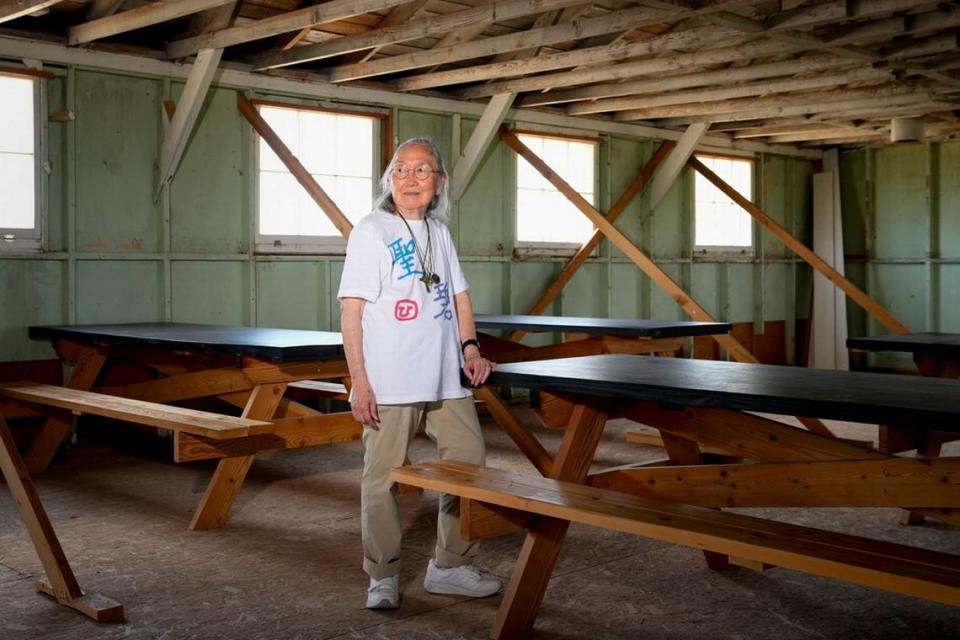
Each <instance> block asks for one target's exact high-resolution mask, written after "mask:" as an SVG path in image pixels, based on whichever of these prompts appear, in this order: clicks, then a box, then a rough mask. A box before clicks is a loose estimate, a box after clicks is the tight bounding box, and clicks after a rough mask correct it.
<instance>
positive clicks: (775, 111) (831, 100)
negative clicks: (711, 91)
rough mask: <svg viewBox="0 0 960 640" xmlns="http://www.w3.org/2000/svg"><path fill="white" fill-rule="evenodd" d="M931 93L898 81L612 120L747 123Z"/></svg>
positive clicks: (645, 111) (639, 112) (678, 107)
mask: <svg viewBox="0 0 960 640" xmlns="http://www.w3.org/2000/svg"><path fill="white" fill-rule="evenodd" d="M933 97H934V94H933V93H932V91H931V87H930V85H929V84H927V83H914V82H909V81H900V82H899V83H896V84H885V85H881V86H877V87H869V88H865V89H842V90H840V89H833V90H831V91H820V92H816V93H808V94H797V95H778V96H769V97H761V98H739V99H734V100H716V101H712V102H704V103H700V104H697V103H688V104H673V105H666V106H659V107H650V108H642V109H631V110H629V111H620V112H619V113H617V114H616V116H615V117H614V119H615V120H617V121H619V122H624V121H629V120H655V119H660V118H681V117H687V118H690V117H707V116H709V117H710V118H712V119H713V120H734V119H739V120H747V119H752V118H767V117H783V116H800V115H806V114H810V113H816V112H825V111H826V112H830V111H834V110H838V109H842V108H848V107H856V106H859V105H863V106H870V105H871V104H873V105H876V106H881V105H893V104H897V103H900V104H902V103H903V102H901V100H902V101H906V102H920V101H923V100H931V99H932V98H933Z"/></svg>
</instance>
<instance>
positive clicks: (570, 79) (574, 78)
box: [398, 41, 806, 100]
mask: <svg viewBox="0 0 960 640" xmlns="http://www.w3.org/2000/svg"><path fill="white" fill-rule="evenodd" d="M804 50H806V47H804V46H802V45H796V46H792V47H791V46H790V45H785V44H783V43H781V42H770V41H759V42H750V43H747V44H743V45H738V46H723V47H717V48H707V49H704V50H702V51H697V52H695V53H677V54H674V55H670V56H663V57H651V58H646V59H643V60H637V61H634V62H623V63H620V64H604V66H598V67H594V68H590V69H581V70H578V71H564V72H560V73H545V74H541V75H538V76H533V77H530V78H520V79H516V80H503V79H502V78H504V77H505V76H507V75H520V74H513V73H512V72H511V71H510V70H509V69H508V68H506V67H504V66H502V65H500V66H491V65H476V66H473V67H470V68H468V69H455V70H452V71H444V72H440V73H433V74H430V75H429V76H411V77H409V78H404V79H403V82H402V83H399V82H398V88H399V89H401V90H411V91H412V90H415V89H429V88H432V87H439V86H444V85H451V84H464V83H467V82H479V81H481V80H497V81H496V82H492V83H490V84H487V85H481V86H478V87H470V88H468V89H464V90H462V91H460V92H458V93H457V95H458V96H459V97H461V98H463V99H464V100H472V99H474V98H484V97H487V96H491V95H493V94H496V93H503V92H504V91H514V92H517V93H520V92H523V91H541V90H543V89H552V88H556V87H567V86H571V85H579V84H590V83H596V82H612V81H616V80H628V81H629V80H636V78H637V76H644V75H656V74H661V73H665V72H676V71H683V70H689V71H690V72H691V73H692V72H699V71H700V69H699V68H700V67H706V66H710V65H717V64H725V63H729V62H735V61H738V60H749V59H752V58H762V57H766V56H772V55H778V54H782V55H786V54H790V53H796V52H799V51H804ZM621 59H622V57H621V56H620V54H612V55H611V56H610V57H609V58H608V59H606V60H603V61H601V62H602V63H611V62H615V61H617V60H621Z"/></svg>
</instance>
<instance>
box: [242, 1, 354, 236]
mask: <svg viewBox="0 0 960 640" xmlns="http://www.w3.org/2000/svg"><path fill="white" fill-rule="evenodd" d="M335 1H336V0H335ZM237 108H238V109H240V113H241V114H243V117H245V118H246V119H247V122H249V123H250V124H251V126H253V128H254V129H255V130H256V132H257V133H258V134H260V137H262V138H263V139H264V140H265V141H266V142H267V144H269V145H270V148H271V149H273V152H274V153H275V154H277V157H278V158H280V160H281V162H283V164H284V166H286V167H287V169H289V170H290V173H292V174H293V177H294V178H296V179H297V182H299V183H300V185H301V186H302V187H303V188H304V189H306V190H307V193H308V194H310V197H311V198H313V201H314V202H316V203H317V206H318V207H320V209H321V210H322V211H323V212H324V213H325V214H327V217H328V218H330V221H331V222H332V223H333V225H334V226H335V227H336V228H337V230H338V231H340V233H341V234H342V235H343V237H344V238H348V237H349V236H350V232H351V231H352V230H353V224H352V223H351V222H350V221H349V220H348V219H347V217H346V216H345V215H343V212H342V211H340V207H338V206H337V204H336V203H335V202H334V201H333V200H332V199H330V196H328V195H327V192H326V191H324V190H323V187H321V186H320V185H319V184H318V183H317V181H316V180H314V178H313V176H312V175H310V172H309V171H307V169H306V167H304V166H303V164H301V163H300V161H299V160H297V158H296V156H294V155H293V153H291V152H290V149H289V147H287V145H285V144H284V143H283V141H282V140H281V139H280V136H278V135H277V134H276V132H275V131H274V130H273V129H272V128H271V127H270V125H269V124H267V121H266V120H264V119H263V117H262V116H261V115H260V112H259V111H257V108H256V107H255V106H253V103H252V102H250V101H249V100H247V98H246V96H244V95H243V93H241V92H240V91H238V92H237Z"/></svg>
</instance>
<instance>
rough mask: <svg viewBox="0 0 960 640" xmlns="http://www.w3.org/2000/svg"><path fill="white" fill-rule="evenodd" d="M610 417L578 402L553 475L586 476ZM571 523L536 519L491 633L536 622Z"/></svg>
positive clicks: (507, 634) (518, 631) (512, 631)
mask: <svg viewBox="0 0 960 640" xmlns="http://www.w3.org/2000/svg"><path fill="white" fill-rule="evenodd" d="M606 422H607V415H606V413H603V412H601V411H596V410H595V409H592V408H590V407H587V406H584V405H577V406H576V408H575V409H574V412H573V415H572V416H571V419H570V424H569V425H568V427H567V431H566V433H565V434H564V436H563V442H562V443H561V444H560V450H559V451H558V452H557V456H556V458H555V459H554V464H553V467H552V469H551V473H550V477H551V478H554V479H556V480H566V481H569V482H583V481H584V480H585V479H586V477H587V472H588V471H589V470H590V463H591V462H592V461H593V456H594V453H595V452H596V450H597V444H598V443H599V442H600V436H601V434H602V433H603V427H604V425H605V424H606ZM569 525H570V523H569V522H567V521H564V520H557V519H555V518H544V517H538V518H534V519H533V520H532V521H531V525H530V530H529V532H528V533H527V537H526V539H525V540H524V542H523V549H522V550H521V552H520V557H519V558H517V565H516V567H515V568H514V570H513V576H512V577H511V578H510V584H509V585H507V589H506V592H505V593H504V596H503V601H502V602H501V604H500V610H499V611H498V612H497V619H496V622H495V623H494V627H493V631H492V632H491V634H490V635H491V638H495V639H497V640H500V639H506V638H515V637H517V636H520V635H522V634H524V633H526V632H527V631H529V630H530V629H531V628H532V627H533V622H534V620H535V619H536V617H537V611H538V610H539V608H540V603H541V602H542V601H543V594H544V593H545V592H546V589H547V583H548V582H549V581H550V576H551V574H552V573H553V567H554V565H555V564H556V561H557V556H558V555H559V554H560V545H561V544H562V543H563V539H564V537H565V536H566V533H567V528H568V527H569Z"/></svg>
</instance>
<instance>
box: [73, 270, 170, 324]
mask: <svg viewBox="0 0 960 640" xmlns="http://www.w3.org/2000/svg"><path fill="white" fill-rule="evenodd" d="M162 266H163V265H162V263H160V262H156V261H153V262H140V261H134V260H112V261H106V260H104V261H100V260H96V261H92V260H82V261H80V262H78V263H77V322H80V323H87V324H92V323H110V322H157V321H159V320H162V319H163V304H162V302H161V301H162V299H163V296H162V289H163V280H162V276H161V274H162Z"/></svg>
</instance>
